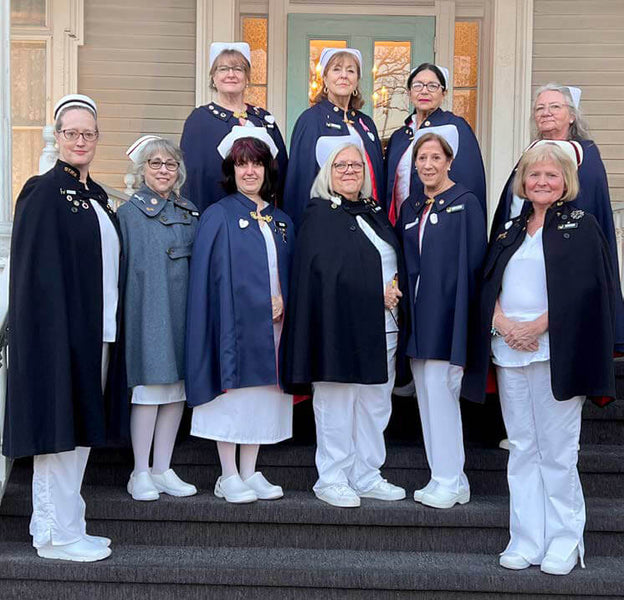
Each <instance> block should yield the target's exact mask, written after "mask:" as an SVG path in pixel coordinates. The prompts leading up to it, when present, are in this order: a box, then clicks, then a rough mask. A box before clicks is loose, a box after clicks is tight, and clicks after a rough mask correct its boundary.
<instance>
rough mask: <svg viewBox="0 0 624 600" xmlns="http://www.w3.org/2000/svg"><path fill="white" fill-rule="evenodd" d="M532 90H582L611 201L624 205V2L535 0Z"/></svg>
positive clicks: (583, 103) (620, 0)
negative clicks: (546, 86)
mask: <svg viewBox="0 0 624 600" xmlns="http://www.w3.org/2000/svg"><path fill="white" fill-rule="evenodd" d="M533 26H534V31H533V80H532V83H533V89H534V91H535V89H536V88H537V87H539V86H540V85H544V84H545V83H548V82H550V81H555V82H557V83H562V84H569V85H576V86H579V87H581V88H582V89H583V98H582V101H581V109H582V110H583V113H584V115H585V117H586V118H587V121H588V123H589V126H590V129H591V135H592V138H593V139H594V140H595V141H596V143H597V144H598V146H599V147H600V152H601V154H602V157H603V160H604V163H605V168H606V169H607V174H608V178H609V186H610V190H611V199H612V200H613V201H624V1H623V0H535V4H534V19H533Z"/></svg>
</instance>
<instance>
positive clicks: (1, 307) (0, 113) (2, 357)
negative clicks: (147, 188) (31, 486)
mask: <svg viewBox="0 0 624 600" xmlns="http://www.w3.org/2000/svg"><path fill="white" fill-rule="evenodd" d="M10 31H11V8H10V3H9V2H0V267H4V266H5V265H6V260H7V257H8V254H9V242H10V235H11V223H10V219H11V80H10V65H11V46H10ZM6 275H7V269H4V271H3V274H0V326H2V324H3V323H4V320H5V317H6V313H7V309H8V302H7V300H6V291H7V290H8V278H7V277H6ZM3 337H4V336H3V335H2V333H0V362H1V363H2V364H0V445H1V444H2V431H3V423H4V402H5V395H6V352H5V349H4V344H3V340H2V338H3ZM9 470H10V461H9V460H8V459H6V458H4V456H2V455H1V454H0V500H1V499H2V494H3V493H4V488H5V486H6V480H7V477H8V473H9Z"/></svg>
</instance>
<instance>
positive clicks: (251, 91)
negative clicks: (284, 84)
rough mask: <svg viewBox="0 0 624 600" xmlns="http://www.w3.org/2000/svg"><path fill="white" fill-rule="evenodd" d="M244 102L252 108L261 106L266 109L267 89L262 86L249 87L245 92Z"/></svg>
mask: <svg viewBox="0 0 624 600" xmlns="http://www.w3.org/2000/svg"><path fill="white" fill-rule="evenodd" d="M245 102H247V103H248V104H251V105H252V106H261V107H262V108H266V105H267V88H266V86H264V85H250V86H249V87H248V88H247V90H246V91H245Z"/></svg>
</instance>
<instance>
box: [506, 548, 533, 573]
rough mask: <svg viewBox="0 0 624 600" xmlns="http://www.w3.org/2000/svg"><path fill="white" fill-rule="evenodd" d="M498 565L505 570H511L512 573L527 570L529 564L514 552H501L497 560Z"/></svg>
mask: <svg viewBox="0 0 624 600" xmlns="http://www.w3.org/2000/svg"><path fill="white" fill-rule="evenodd" d="M498 564H499V565H500V566H501V567H505V569H512V570H514V571H521V570H522V569H528V568H529V567H530V566H531V563H530V562H529V561H528V560H527V559H526V558H524V557H523V556H520V555H519V554H517V553H516V552H503V553H502V554H501V555H500V558H499V559H498Z"/></svg>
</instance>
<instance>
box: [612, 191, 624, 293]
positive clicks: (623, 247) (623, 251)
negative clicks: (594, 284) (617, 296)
mask: <svg viewBox="0 0 624 600" xmlns="http://www.w3.org/2000/svg"><path fill="white" fill-rule="evenodd" d="M613 224H614V225H615V240H616V246H617V253H618V263H619V264H618V270H619V272H620V285H621V287H622V293H624V260H623V257H624V202H614V203H613Z"/></svg>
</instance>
